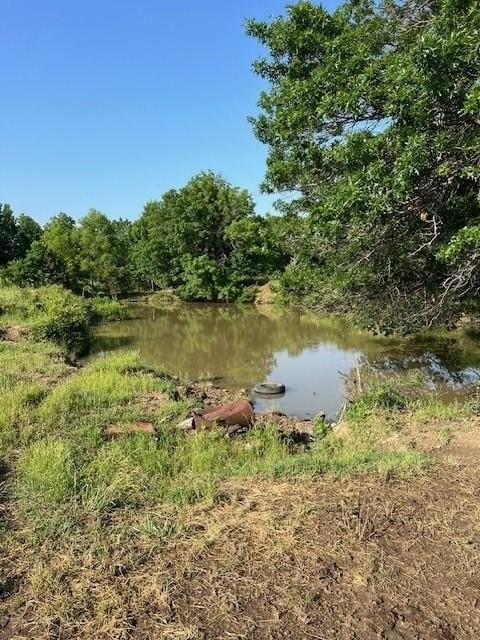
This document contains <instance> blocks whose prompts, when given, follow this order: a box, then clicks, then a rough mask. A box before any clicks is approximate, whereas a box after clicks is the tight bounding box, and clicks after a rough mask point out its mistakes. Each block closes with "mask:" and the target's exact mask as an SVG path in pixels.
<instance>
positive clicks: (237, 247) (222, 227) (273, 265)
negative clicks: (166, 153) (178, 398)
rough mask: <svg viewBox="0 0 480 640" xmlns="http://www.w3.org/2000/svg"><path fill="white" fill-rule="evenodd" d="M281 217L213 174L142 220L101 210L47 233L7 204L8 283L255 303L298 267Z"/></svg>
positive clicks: (56, 220)
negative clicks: (279, 276) (259, 209)
mask: <svg viewBox="0 0 480 640" xmlns="http://www.w3.org/2000/svg"><path fill="white" fill-rule="evenodd" d="M284 231H285V224H284V222H283V219H282V218H281V217H273V216H272V217H269V216H267V217H263V216H259V215H256V214H255V210H254V204H253V200H252V198H251V196H250V195H249V194H248V192H247V191H245V190H242V189H238V188H236V187H233V186H232V185H231V184H229V183H228V182H227V181H225V180H224V179H223V178H221V177H219V176H217V175H214V174H213V173H209V172H206V173H201V174H199V175H197V176H195V177H193V178H192V179H191V180H190V181H189V182H188V183H187V184H186V185H185V187H183V188H181V189H178V190H175V189H172V190H170V191H168V192H167V193H165V194H164V195H163V197H162V198H161V199H160V200H158V201H152V202H148V203H147V204H146V205H145V208H144V210H143V213H142V214H141V216H140V217H139V218H138V220H136V221H134V222H130V221H128V220H122V219H119V220H110V219H109V218H107V217H106V216H105V215H104V214H102V213H100V212H99V211H96V210H91V211H89V212H88V213H87V215H85V217H83V218H82V219H81V220H79V222H78V223H77V222H75V220H74V219H73V218H71V217H70V216H68V215H67V214H65V213H60V214H58V215H56V216H54V217H53V218H51V219H50V220H49V221H48V222H47V224H46V225H45V226H44V227H43V228H42V227H40V225H38V224H37V223H36V222H35V221H34V220H32V218H30V217H28V216H26V215H21V216H19V217H18V218H15V217H14V214H13V212H12V210H11V209H10V207H9V206H8V205H0V238H1V245H0V246H1V253H0V268H1V272H0V273H1V278H2V280H3V282H4V283H5V284H14V285H20V286H34V287H38V286H42V285H47V284H61V285H63V286H65V287H67V288H69V289H71V290H72V291H74V292H75V293H81V294H83V295H87V296H94V295H101V294H103V295H108V296H113V295H119V294H120V295H121V294H128V293H132V292H138V291H145V290H155V289H163V288H170V287H172V288H175V289H176V290H177V292H178V294H179V295H180V296H181V297H182V298H183V299H185V300H204V301H217V300H221V301H234V300H238V299H244V300H248V299H249V298H251V296H252V293H253V290H252V286H253V285H256V284H261V283H263V282H265V281H266V280H267V279H268V278H269V277H271V276H272V274H275V273H281V272H282V271H283V269H284V267H285V265H286V262H287V261H288V255H287V251H286V241H285V233H284Z"/></svg>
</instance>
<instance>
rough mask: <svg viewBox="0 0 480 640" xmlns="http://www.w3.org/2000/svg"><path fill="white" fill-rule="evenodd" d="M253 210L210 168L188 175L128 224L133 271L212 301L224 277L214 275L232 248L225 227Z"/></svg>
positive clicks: (238, 191) (221, 270)
mask: <svg viewBox="0 0 480 640" xmlns="http://www.w3.org/2000/svg"><path fill="white" fill-rule="evenodd" d="M253 212H254V206H253V201H252V198H251V196H250V195H249V194H248V192H247V191H245V190H242V189H238V188H236V187H233V186H232V185H231V184H229V183H228V182H227V181H226V180H224V179H223V178H221V177H220V176H217V175H215V174H213V173H211V172H206V173H201V174H199V175H197V176H194V177H193V178H192V179H191V180H190V181H189V182H188V183H187V184H186V185H185V186H184V187H183V188H181V189H179V190H170V191H167V192H166V193H165V194H164V196H163V197H162V199H161V200H160V201H158V202H149V203H148V204H147V205H146V206H145V209H144V211H143V214H142V216H141V218H140V219H139V220H138V221H137V222H136V223H135V224H134V225H133V229H132V235H133V237H134V241H135V247H134V248H133V249H132V255H133V262H134V264H135V270H136V273H137V274H138V276H139V277H140V278H142V279H143V280H144V281H150V282H151V283H152V284H153V285H154V286H158V287H168V286H182V285H184V288H183V289H182V291H183V295H184V296H186V297H187V296H190V297H191V298H195V299H208V300H211V299H217V297H218V296H219V293H220V290H219V287H220V286H221V285H220V282H221V281H222V282H223V280H224V276H222V277H220V276H219V274H220V273H224V271H225V269H226V267H227V265H228V261H229V257H230V255H231V253H232V251H233V242H232V239H231V238H230V236H229V234H228V233H227V228H228V227H229V225H231V224H232V223H233V222H234V221H238V220H242V219H246V218H248V217H250V216H252V215H253ZM200 258H201V260H197V259H200ZM196 266H198V267H199V268H200V269H201V271H202V275H201V276H199V278H198V279H197V278H196V277H194V273H193V272H194V269H195V268H196ZM214 273H215V275H213V274H214ZM207 282H208V284H206V283H207ZM197 286H198V291H197V294H198V295H197V294H194V289H195V287H197Z"/></svg>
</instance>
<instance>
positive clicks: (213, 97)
mask: <svg viewBox="0 0 480 640" xmlns="http://www.w3.org/2000/svg"><path fill="white" fill-rule="evenodd" d="M324 4H325V5H326V6H328V7H332V6H334V5H335V4H338V3H337V2H335V1H333V0H331V1H330V2H326V3H324ZM285 5H286V1H282V0H231V1H229V0H202V1H200V0H186V1H184V2H182V3H178V2H175V1H171V0H170V1H167V0H81V1H74V0H0V6H1V25H2V27H1V36H0V79H1V85H0V86H1V101H0V146H1V153H0V202H8V203H10V204H11V205H12V207H13V209H14V211H15V213H17V214H18V213H21V212H25V213H29V214H30V215H32V216H33V217H34V218H36V219H37V220H39V221H40V222H45V221H46V220H47V219H48V218H49V217H50V216H51V215H53V214H55V213H58V212H59V211H65V212H67V213H69V214H70V215H72V216H73V217H75V218H78V217H80V216H82V215H83V214H84V213H86V212H87V210H88V209H89V208H91V207H95V208H97V209H100V210H101V211H103V212H104V213H106V214H107V215H108V216H110V217H119V216H122V217H128V218H135V217H136V216H137V215H138V214H139V213H140V211H141V209H142V207H143V204H144V203H145V202H146V201H147V200H150V199H153V198H158V197H159V196H160V195H161V194H162V193H163V192H164V191H165V190H167V189H169V188H171V187H180V186H182V184H184V183H185V182H186V181H187V180H188V178H189V177H190V176H192V175H193V174H195V173H197V172H198V171H201V170H204V169H212V170H214V171H216V172H219V173H221V174H222V175H223V176H224V177H226V178H227V179H228V180H230V181H231V182H233V183H234V184H235V185H238V186H242V187H246V188H248V189H249V190H250V191H251V192H252V193H253V194H254V196H255V199H256V200H257V202H258V211H259V212H260V213H263V212H265V211H268V210H270V209H271V206H270V203H271V202H272V201H273V199H274V198H268V197H265V196H261V195H259V194H258V192H259V184H260V182H261V180H262V177H263V172H264V165H265V156H266V149H265V148H264V147H263V145H261V144H260V143H259V142H258V141H257V140H256V139H255V138H254V137H253V134H252V132H251V128H250V125H249V124H248V122H247V120H246V118H247V116H248V115H251V114H255V112H256V110H257V108H256V103H257V99H258V94H259V91H260V90H261V88H262V83H261V81H260V80H259V79H258V78H256V77H255V76H254V75H253V73H252V71H251V62H252V60H253V59H255V58H256V57H258V56H259V55H260V54H261V48H260V46H259V45H258V44H257V43H256V42H255V41H253V40H251V39H250V38H247V37H246V36H245V35H244V32H243V27H242V25H243V22H244V19H245V18H246V17H250V16H252V17H258V18H268V17H269V16H272V15H278V14H281V13H283V12H284V8H285Z"/></svg>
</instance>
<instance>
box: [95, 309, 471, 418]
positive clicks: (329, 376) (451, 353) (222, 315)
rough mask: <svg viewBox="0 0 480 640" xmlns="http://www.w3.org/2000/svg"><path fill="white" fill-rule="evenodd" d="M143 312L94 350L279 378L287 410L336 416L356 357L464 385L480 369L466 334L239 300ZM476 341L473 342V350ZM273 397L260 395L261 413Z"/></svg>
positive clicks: (182, 367)
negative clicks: (358, 326)
mask: <svg viewBox="0 0 480 640" xmlns="http://www.w3.org/2000/svg"><path fill="white" fill-rule="evenodd" d="M137 312H138V315H139V316H140V317H138V318H136V319H134V320H128V321H125V322H117V323H112V324H109V325H105V326H103V327H101V328H100V330H99V331H98V333H97V335H96V336H95V339H94V344H93V351H94V352H98V351H102V350H112V349H122V348H135V349H138V350H139V351H140V353H141V355H142V357H143V358H144V359H145V360H146V361H148V362H151V363H152V364H155V365H157V366H160V367H162V368H163V369H164V370H166V371H168V372H170V373H175V374H178V373H179V374H182V375H184V376H186V377H187V378H189V379H199V378H216V379H217V380H218V382H219V383H220V384H222V385H224V386H242V387H251V386H252V385H253V384H254V383H255V382H262V381H280V382H283V383H285V384H286V385H287V393H286V394H285V396H284V397H283V398H281V399H278V400H274V401H273V402H274V403H275V404H276V406H278V408H280V409H282V410H285V411H287V412H288V413H294V414H300V415H311V414H315V413H316V412H318V411H319V410H325V411H327V413H329V414H334V413H335V412H336V411H337V410H338V408H339V407H340V406H341V404H342V402H343V392H344V388H343V376H342V375H341V373H348V371H350V370H351V368H352V367H353V366H355V362H356V360H357V359H360V360H366V361H367V362H368V363H369V364H370V365H372V366H374V367H376V368H378V369H379V370H398V369H412V368H419V369H421V370H423V371H424V372H426V373H427V374H428V375H429V377H430V379H431V381H432V384H434V383H435V382H437V381H441V382H444V383H449V384H452V385H461V384H463V383H464V382H466V381H469V380H473V379H474V378H475V377H476V376H478V374H479V371H480V348H479V346H478V345H479V343H478V341H475V340H474V339H470V338H468V337H466V336H464V337H463V338H462V339H460V338H450V337H448V338H442V339H440V338H438V337H437V338H435V339H433V338H422V339H416V340H410V341H404V340H403V341H402V340H386V339H381V338H374V337H373V336H371V335H369V334H365V333H361V332H358V331H356V330H353V329H352V328H351V327H350V326H349V325H348V324H347V323H346V322H344V321H342V320H338V319H331V318H324V317H321V316H316V315H314V314H304V313H300V312H299V311H297V310H293V309H286V310H281V311H279V312H272V311H271V310H270V311H269V312H268V314H266V313H262V312H260V311H258V310H257V309H256V308H254V307H239V306H235V305H206V304H205V305H176V306H173V307H170V308H162V309H151V308H142V309H137ZM472 345H474V347H472ZM271 404H272V401H265V400H258V402H257V407H258V408H259V409H260V410H262V409H264V408H266V407H269V408H270V407H271Z"/></svg>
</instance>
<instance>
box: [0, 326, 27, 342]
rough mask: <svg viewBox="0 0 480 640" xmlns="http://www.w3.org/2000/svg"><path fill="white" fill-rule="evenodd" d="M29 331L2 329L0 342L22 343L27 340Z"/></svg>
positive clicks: (23, 329)
mask: <svg viewBox="0 0 480 640" xmlns="http://www.w3.org/2000/svg"><path fill="white" fill-rule="evenodd" d="M27 337H28V331H27V330H26V329H25V327H15V326H14V327H0V340H7V341H9V342H20V341H21V340H26V338H27Z"/></svg>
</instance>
